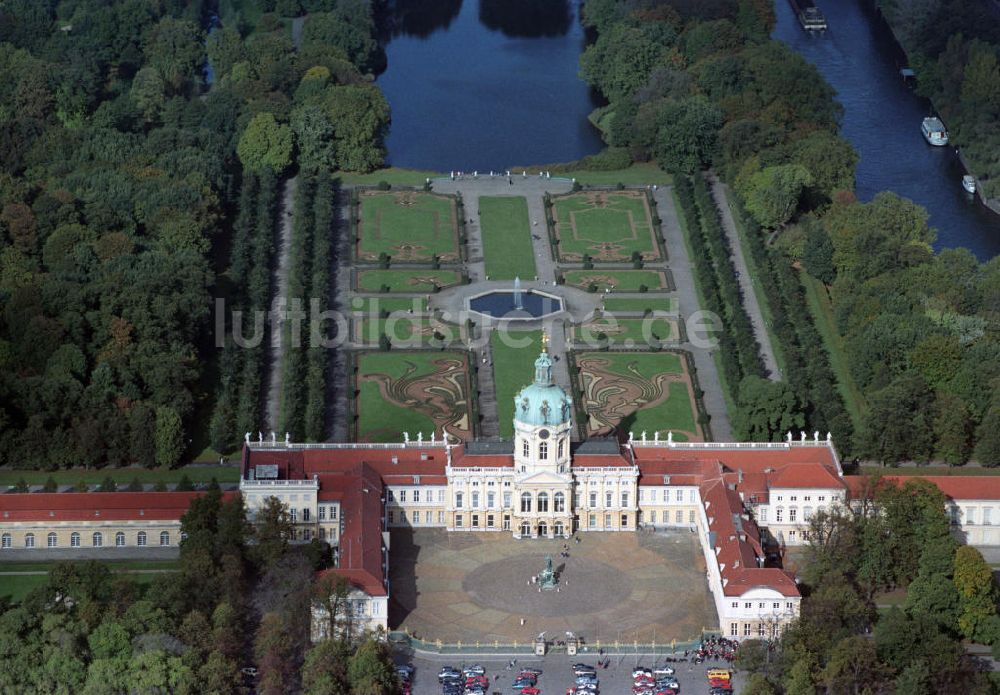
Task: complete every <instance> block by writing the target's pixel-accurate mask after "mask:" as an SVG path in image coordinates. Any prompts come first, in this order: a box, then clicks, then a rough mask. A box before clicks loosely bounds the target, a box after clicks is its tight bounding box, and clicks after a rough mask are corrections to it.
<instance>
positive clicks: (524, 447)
mask: <svg viewBox="0 0 1000 695" xmlns="http://www.w3.org/2000/svg"><path fill="white" fill-rule="evenodd" d="M565 441H566V440H565V439H560V440H559V443H558V444H557V445H556V458H557V459H561V458H562V457H563V447H564V442H565ZM521 455H522V456H524V458H531V444H530V443H529V442H528V440H527V439H522V440H521ZM538 458H539V460H541V461H546V460H548V458H549V443H548V442H539V443H538Z"/></svg>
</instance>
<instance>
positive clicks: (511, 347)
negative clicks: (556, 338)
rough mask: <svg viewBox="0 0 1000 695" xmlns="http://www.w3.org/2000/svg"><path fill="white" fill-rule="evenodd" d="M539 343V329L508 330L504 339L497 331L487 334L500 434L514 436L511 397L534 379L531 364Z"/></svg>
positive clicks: (539, 346) (540, 343)
mask: <svg viewBox="0 0 1000 695" xmlns="http://www.w3.org/2000/svg"><path fill="white" fill-rule="evenodd" d="M507 343H511V344H507ZM541 346H542V332H541V331H523V332H522V331H517V332H515V331H510V332H508V333H507V335H506V342H505V341H504V338H503V337H502V336H501V335H500V333H499V332H498V331H494V332H493V334H492V335H491V336H490V348H491V350H492V354H493V380H494V382H495V384H496V394H497V419H498V420H499V421H500V423H499V424H500V436H501V437H505V438H510V437H513V436H514V396H516V395H517V392H518V391H520V390H521V389H522V388H523V387H525V386H527V385H528V384H530V383H531V380H532V379H533V378H534V367H533V365H534V362H535V359H536V358H537V357H538V353H539V352H540V351H541Z"/></svg>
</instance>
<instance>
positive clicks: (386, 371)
mask: <svg viewBox="0 0 1000 695" xmlns="http://www.w3.org/2000/svg"><path fill="white" fill-rule="evenodd" d="M354 371H355V374H354V376H355V390H356V394H357V396H356V398H355V409H356V412H355V421H356V422H355V425H356V433H357V436H356V438H355V441H359V442H399V441H402V439H403V433H404V432H406V433H408V434H409V435H410V437H412V438H413V439H416V438H417V436H418V433H423V436H424V437H425V438H427V439H430V437H431V433H434V436H435V438H437V439H441V438H442V437H443V436H444V434H446V433H447V434H448V435H450V436H451V437H453V438H456V439H460V440H463V441H466V440H469V439H472V437H473V434H474V432H473V425H472V423H473V421H474V418H473V412H474V407H473V404H472V402H471V398H472V394H473V393H474V389H473V386H472V376H471V370H470V365H469V359H468V355H467V354H466V353H465V352H459V351H451V350H448V351H442V350H425V351H399V350H393V351H388V352H360V353H358V354H357V355H356V356H355V360H354Z"/></svg>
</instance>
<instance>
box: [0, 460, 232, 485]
mask: <svg viewBox="0 0 1000 695" xmlns="http://www.w3.org/2000/svg"><path fill="white" fill-rule="evenodd" d="M185 475H186V476H187V477H188V479H189V480H190V481H191V482H192V483H208V482H211V480H212V478H215V479H216V480H217V481H219V482H220V483H235V482H237V481H239V479H240V469H239V466H235V465H234V466H182V467H181V468H173V469H170V470H162V469H159V468H152V469H149V468H101V469H96V468H86V469H85V468H70V469H67V470H62V471H52V472H48V471H19V470H11V469H9V468H7V469H2V470H0V487H6V486H8V485H16V484H17V482H18V481H19V480H22V479H23V480H24V481H25V482H27V483H28V484H29V485H44V484H45V481H47V480H48V479H49V476H51V477H52V479H53V480H55V481H56V484H57V485H76V484H77V483H79V482H80V481H81V480H82V481H83V482H85V483H87V484H88V485H99V484H100V483H101V482H103V481H104V479H105V478H107V477H108V476H111V477H112V478H114V480H115V482H116V483H118V487H119V488H124V487H125V486H126V485H128V484H129V483H130V482H132V480H134V479H136V478H138V479H139V482H140V483H156V482H159V481H161V480H162V481H163V482H165V483H176V482H178V481H180V479H181V478H183V477H184V476H185Z"/></svg>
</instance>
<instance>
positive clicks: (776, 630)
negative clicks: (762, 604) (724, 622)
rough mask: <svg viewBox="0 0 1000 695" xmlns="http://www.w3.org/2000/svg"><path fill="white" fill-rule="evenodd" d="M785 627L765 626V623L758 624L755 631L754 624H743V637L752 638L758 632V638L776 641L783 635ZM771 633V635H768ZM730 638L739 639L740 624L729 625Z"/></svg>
mask: <svg viewBox="0 0 1000 695" xmlns="http://www.w3.org/2000/svg"><path fill="white" fill-rule="evenodd" d="M783 627H784V625H765V624H764V623H758V624H757V627H756V629H754V626H753V623H743V636H744V637H752V636H753V634H754V633H755V632H756V633H757V637H767V638H768V639H774V638H776V637H778V636H779V635H780V634H781V631H782V628H783ZM768 632H770V633H771V634H768ZM729 636H730V637H739V636H740V624H739V623H729Z"/></svg>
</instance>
